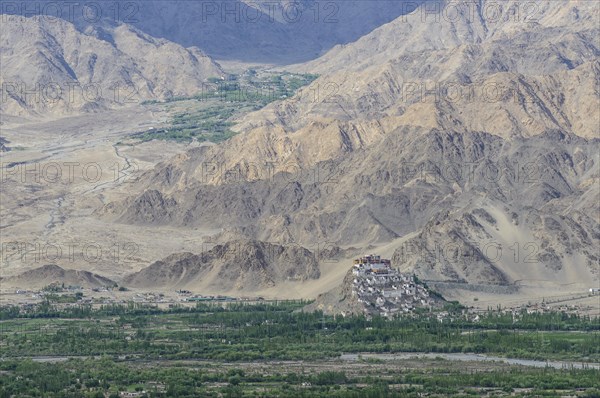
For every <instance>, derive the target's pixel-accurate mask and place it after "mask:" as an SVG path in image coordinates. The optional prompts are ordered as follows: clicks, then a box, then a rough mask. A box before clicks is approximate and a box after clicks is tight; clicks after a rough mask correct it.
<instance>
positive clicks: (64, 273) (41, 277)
mask: <svg viewBox="0 0 600 398" xmlns="http://www.w3.org/2000/svg"><path fill="white" fill-rule="evenodd" d="M1 279H2V283H3V284H5V285H10V286H15V287H21V288H31V287H37V288H40V287H44V286H47V285H50V284H52V283H58V284H62V283H64V284H65V286H69V285H71V286H81V287H85V288H88V289H89V288H95V287H102V286H114V285H115V284H116V283H115V281H113V280H110V279H108V278H105V277H103V276H100V275H98V274H94V273H91V272H88V271H78V270H72V269H64V268H61V267H59V266H58V265H53V264H49V265H44V266H42V267H39V268H36V269H33V270H30V271H26V272H23V273H21V274H19V275H16V276H12V277H9V278H1Z"/></svg>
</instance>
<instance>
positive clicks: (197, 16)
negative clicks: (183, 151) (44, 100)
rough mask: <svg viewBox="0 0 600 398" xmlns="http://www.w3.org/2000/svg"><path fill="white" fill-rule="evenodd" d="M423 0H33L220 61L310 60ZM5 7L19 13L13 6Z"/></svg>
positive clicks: (73, 18) (77, 19)
mask: <svg viewBox="0 0 600 398" xmlns="http://www.w3.org/2000/svg"><path fill="white" fill-rule="evenodd" d="M422 1H423V0H411V1H408V0H369V1H364V0H346V1H343V2H336V1H317V0H275V1H271V0H253V1H249V0H228V1H215V2H210V1H183V0H153V1H147V2H118V3H115V4H112V3H93V4H92V6H91V7H87V8H86V3H77V4H76V5H74V6H73V11H72V12H71V13H69V10H68V7H67V5H66V4H65V5H58V6H57V4H56V2H53V1H52V0H42V1H40V2H37V3H36V5H37V7H38V8H37V9H39V10H45V9H46V8H44V4H45V3H55V4H54V8H52V7H50V6H48V7H47V8H48V9H51V10H55V9H56V8H57V7H58V8H59V11H62V12H60V13H58V12H55V14H59V15H61V16H62V17H63V18H66V19H68V20H69V21H70V22H74V23H75V24H76V25H77V26H80V27H82V28H83V29H84V28H86V27H88V26H94V25H98V24H99V23H100V22H101V21H98V20H97V19H100V18H96V17H103V18H101V19H102V20H109V21H110V20H112V21H113V22H115V21H116V22H124V23H127V24H129V25H133V26H135V27H137V28H138V29H140V30H141V31H143V32H144V33H146V34H149V35H151V36H154V37H157V38H164V39H167V40H169V41H172V42H175V43H177V44H180V45H182V46H184V47H198V48H201V49H202V50H203V51H205V52H206V53H207V54H209V55H210V56H212V57H214V58H217V59H220V60H230V61H238V62H244V63H261V64H283V65H287V64H291V63H297V62H305V61H309V60H313V59H315V58H317V57H318V56H320V55H322V54H323V53H325V52H326V51H327V50H329V49H331V48H332V47H333V46H335V45H337V44H345V43H350V42H352V41H354V40H357V39H358V38H360V37H362V36H363V35H365V34H367V33H369V32H371V31H372V30H373V29H375V28H377V27H378V26H380V25H381V24H384V23H386V22H389V21H391V20H393V19H394V18H396V17H398V16H399V15H402V14H405V13H406V12H408V11H410V10H413V9H414V8H415V7H416V6H417V5H418V4H419V3H421V2H422ZM5 9H6V11H7V12H13V13H19V12H22V11H21V9H22V8H21V7H18V6H17V7H6V8H5ZM31 9H34V10H35V9H36V8H35V5H34V6H31V7H30V8H29V10H31ZM98 9H100V11H98ZM48 13H50V11H48ZM55 14H51V16H53V15H55Z"/></svg>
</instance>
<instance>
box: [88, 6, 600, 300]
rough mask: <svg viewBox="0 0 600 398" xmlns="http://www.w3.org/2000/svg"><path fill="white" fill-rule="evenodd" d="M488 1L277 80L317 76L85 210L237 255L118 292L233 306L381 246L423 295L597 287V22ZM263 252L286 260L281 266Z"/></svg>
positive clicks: (396, 28)
mask: <svg viewBox="0 0 600 398" xmlns="http://www.w3.org/2000/svg"><path fill="white" fill-rule="evenodd" d="M492 3H493V2H491V1H486V0H482V1H478V2H473V4H472V5H473V7H474V8H473V9H472V10H471V9H468V10H462V11H461V12H459V14H458V15H457V16H455V17H453V18H448V17H446V18H444V17H441V18H437V19H436V18H431V17H429V18H428V17H424V15H426V14H424V13H423V8H419V9H417V10H415V11H414V12H412V13H410V14H409V15H405V16H400V17H398V18H396V19H394V20H392V21H390V22H389V23H386V24H384V25H381V26H379V27H378V28H377V29H375V30H373V31H372V32H371V33H369V34H366V35H365V36H363V37H361V38H360V39H358V40H357V41H355V42H353V43H349V44H345V45H341V46H337V47H334V48H333V49H332V50H330V51H329V52H328V53H326V54H325V55H324V56H323V57H320V58H318V59H316V60H314V61H311V62H308V63H305V64H298V65H293V66H290V67H285V69H286V70H291V71H296V72H310V73H318V74H320V75H321V76H320V78H319V79H317V80H316V81H315V82H313V83H312V84H311V85H310V86H308V87H305V88H304V89H303V90H302V91H301V92H300V93H298V94H297V95H296V96H294V97H293V98H290V99H287V100H283V101H278V102H275V103H273V104H271V105H269V106H267V107H266V108H264V109H262V110H260V111H257V112H255V113H252V114H249V115H246V116H244V117H243V118H242V119H240V120H239V121H238V124H237V125H236V126H235V129H236V131H237V132H239V134H238V135H237V136H235V137H233V138H232V139H230V140H228V141H226V142H224V143H222V144H219V145H214V146H203V147H199V148H194V149H192V150H189V151H186V152H185V153H182V154H179V155H177V156H176V157H174V158H172V159H171V160H169V161H166V162H163V163H160V164H158V165H157V166H156V167H155V168H154V169H153V170H151V171H150V172H147V173H145V174H144V175H142V177H141V178H140V179H139V181H138V182H137V183H136V184H133V185H130V186H128V187H127V189H128V192H127V193H128V195H127V196H128V197H127V198H125V199H122V200H115V201H112V202H110V203H108V204H106V205H104V206H102V207H101V208H98V210H97V211H96V213H95V215H96V216H97V217H98V218H100V219H101V220H103V221H105V222H115V223H122V224H128V225H138V226H143V227H144V228H152V227H153V226H165V225H169V226H174V227H178V228H189V229H201V230H202V229H210V230H215V229H216V230H220V231H221V232H219V233H217V234H215V235H214V236H213V237H212V241H214V242H216V243H218V244H219V246H218V247H221V248H227V247H229V248H231V247H237V246H236V245H235V244H234V242H247V243H244V244H243V245H242V246H243V247H244V249H240V250H239V251H237V252H236V253H237V254H236V255H234V256H227V258H226V259H225V258H223V257H219V255H218V253H220V252H223V253H231V251H232V250H225V249H217V250H215V249H213V251H208V252H205V254H201V253H200V252H197V253H195V254H192V253H182V254H172V255H170V256H168V257H166V258H165V259H163V260H161V261H158V262H155V263H153V264H152V265H151V266H149V267H147V268H144V269H142V270H141V271H140V272H138V273H136V274H133V275H131V276H129V277H128V278H129V279H127V281H128V283H130V284H132V285H135V286H140V287H152V286H180V287H181V286H202V287H205V288H208V287H210V288H216V289H224V290H228V291H229V290H232V289H233V290H235V289H237V290H241V291H243V290H248V289H250V290H252V289H254V288H262V287H268V286H272V285H273V284H277V283H279V282H280V281H282V280H286V279H287V278H288V277H290V276H293V278H298V277H299V275H300V276H301V277H299V278H300V279H303V278H304V280H306V279H310V278H317V277H318V276H319V273H318V272H317V271H318V267H316V266H315V264H317V263H320V262H322V260H323V259H322V258H321V257H320V256H321V254H320V253H317V251H315V250H313V249H312V248H315V247H319V246H320V245H322V244H325V245H327V246H329V247H336V248H337V249H336V250H338V251H340V252H343V250H344V249H346V248H348V249H349V248H350V247H352V248H353V250H355V249H356V248H358V250H363V251H367V250H371V249H373V248H378V247H385V248H387V249H389V248H390V247H392V253H391V254H393V257H392V259H393V263H394V265H395V266H396V267H399V268H401V270H403V271H407V272H415V273H416V274H417V275H418V276H419V277H420V278H422V279H426V280H430V281H431V280H433V281H442V282H451V283H459V284H460V283H469V284H474V285H475V284H477V285H491V286H507V285H511V286H517V287H520V286H529V285H535V286H546V285H548V286H559V285H561V286H562V285H569V284H574V285H577V286H584V285H587V284H589V283H590V281H598V278H599V275H598V263H599V261H600V258H599V256H598V253H597V250H595V248H596V247H598V245H599V244H600V211H599V209H598V206H597V204H598V202H599V201H600V189H599V188H600V186H599V184H600V169H599V163H598V162H599V159H598V155H597V154H598V153H599V152H600V151H599V149H600V148H599V144H600V137H599V132H600V130H599V129H598V126H599V125H600V113H599V106H598V105H599V100H600V62H599V55H600V44H599V43H598V37H600V35H599V34H600V28H599V27H598V26H599V25H598V22H599V21H600V19H599V18H600V16H599V15H600V14H599V7H598V6H597V4H595V3H594V2H587V1H571V0H561V1H544V2H539V3H536V4H537V6H536V9H535V15H531V14H527V15H524V14H523V13H521V14H519V16H514V15H512V16H510V15H508V14H507V15H508V17H506V18H500V19H499V20H495V19H494V20H493V19H492V18H490V16H489V15H488V14H486V12H487V11H486V10H488V8H487V7H488V6H490V5H491V4H492ZM427 4H428V5H429V6H431V5H432V4H438V5H439V4H442V3H441V2H427ZM519 4H520V3H519V2H507V3H505V7H506V8H505V9H508V8H509V7H511V6H514V7H518V6H519ZM426 6H427V5H426ZM529 11H530V12H531V10H529ZM248 242H251V243H248ZM231 245H233V246H231ZM269 247H271V248H273V247H274V248H277V250H281V251H282V252H286V251H288V250H290V249H291V248H294V253H295V254H294V258H298V259H299V260H298V261H297V262H296V261H294V262H293V264H294V265H293V267H291V268H290V267H287V266H283V265H285V264H288V262H285V261H282V259H281V257H280V256H272V255H264V254H261V253H264V251H265V250H266V249H265V248H269ZM298 247H305V248H310V251H307V252H304V251H303V250H300V251H298V249H297V248H298ZM387 249H386V250H387ZM219 250H221V251H219ZM234 251H235V250H234ZM267 251H269V250H267ZM311 251H312V252H311ZM269 252H272V251H269ZM206 253H208V256H209V257H210V258H211V259H212V260H211V261H210V264H208V263H207V262H206V261H205V258H206ZM253 256H254V257H253ZM250 258H255V259H256V261H250V262H249V259H250ZM245 264H246V265H247V264H249V266H246V265H245ZM282 264H283V265H282ZM315 267H316V268H315ZM201 281H202V282H201Z"/></svg>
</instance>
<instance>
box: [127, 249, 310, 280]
mask: <svg viewBox="0 0 600 398" xmlns="http://www.w3.org/2000/svg"><path fill="white" fill-rule="evenodd" d="M319 275H320V273H319V267H318V264H317V261H316V259H315V256H314V254H313V253H311V252H310V251H309V250H307V249H304V248H301V247H297V246H280V245H273V244H270V243H264V242H259V241H247V240H245V241H231V242H228V243H226V244H224V245H216V246H215V247H214V248H212V249H211V250H208V251H206V252H204V253H201V254H191V253H180V254H173V255H170V256H168V257H167V258H165V259H163V260H160V261H157V262H155V263H153V264H151V265H150V266H148V267H147V268H144V269H142V270H141V271H139V272H137V273H135V274H132V275H129V276H127V277H126V278H125V280H124V283H125V284H126V285H127V286H134V287H153V286H169V287H195V288H200V287H202V288H204V289H208V290H213V291H214V290H219V291H229V290H239V291H244V290H246V291H253V290H257V289H261V288H266V287H272V286H274V285H275V284H277V283H280V282H284V281H290V280H293V281H305V280H310V279H317V278H318V277H319Z"/></svg>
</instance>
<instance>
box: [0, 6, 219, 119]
mask: <svg viewBox="0 0 600 398" xmlns="http://www.w3.org/2000/svg"><path fill="white" fill-rule="evenodd" d="M2 19H3V25H2V38H1V39H0V47H1V49H2V60H1V61H2V70H1V73H0V83H1V84H2V87H3V98H2V104H1V108H0V110H1V111H2V112H3V113H6V114H13V115H25V114H28V113H39V114H43V113H46V112H52V113H54V114H68V113H73V112H77V111H99V110H102V109H107V108H111V107H115V106H119V105H132V104H135V103H139V102H140V101H142V100H146V99H157V98H160V99H162V98H167V97H171V96H178V95H192V94H196V93H198V92H199V91H200V90H201V89H202V84H203V82H205V81H206V79H207V78H209V77H214V76H221V75H222V73H223V72H222V70H221V68H220V66H219V65H218V64H216V63H215V62H214V61H212V59H211V58H210V57H208V56H207V55H205V54H204V53H203V52H201V51H200V50H199V49H198V48H188V49H186V48H183V47H181V46H180V45H177V44H175V43H173V42H169V41H167V40H164V39H156V38H153V37H151V36H149V35H147V34H145V33H143V32H141V31H140V30H138V29H136V28H133V27H131V26H129V25H126V24H123V23H113V24H104V25H102V26H95V27H91V26H90V27H88V28H86V29H85V30H83V31H80V30H78V29H77V28H76V26H75V25H73V24H72V23H70V22H68V21H65V20H63V19H53V20H50V19H49V18H47V17H40V16H37V17H31V18H24V17H20V16H7V15H3V16H2Z"/></svg>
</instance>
